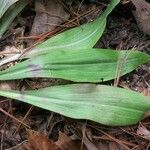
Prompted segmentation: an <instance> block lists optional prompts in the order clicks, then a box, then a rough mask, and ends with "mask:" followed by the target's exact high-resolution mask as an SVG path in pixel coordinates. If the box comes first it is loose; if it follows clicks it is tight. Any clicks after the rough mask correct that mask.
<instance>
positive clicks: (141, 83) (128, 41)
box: [0, 0, 150, 150]
mask: <svg viewBox="0 0 150 150" xmlns="http://www.w3.org/2000/svg"><path fill="white" fill-rule="evenodd" d="M106 2H107V1H103V0H99V1H85V2H81V1H75V2H73V3H72V2H71V1H69V0H68V1H65V2H64V3H61V6H56V8H54V6H55V4H54V5H53V9H50V8H51V7H52V6H50V7H48V6H46V8H44V9H43V6H41V5H39V3H40V2H39V0H38V1H37V2H35V5H34V4H33V3H32V2H31V3H30V5H28V6H27V7H26V8H25V9H24V10H23V11H22V12H21V14H20V15H19V16H18V17H17V18H16V19H15V21H14V22H13V23H12V25H11V26H10V28H9V31H8V32H7V33H6V34H5V35H4V36H3V37H2V38H1V39H0V50H1V51H7V49H8V47H9V50H10V47H11V50H12V51H13V50H14V49H15V48H16V47H17V48H18V47H19V48H20V47H21V48H22V47H28V46H31V45H33V43H34V42H36V40H37V39H38V40H39V39H42V37H44V38H43V39H44V40H45V39H47V38H49V37H50V36H53V35H55V34H58V33H60V32H61V31H62V30H67V29H68V28H70V27H72V26H78V25H80V24H83V23H86V22H89V21H91V20H94V19H95V18H97V16H99V15H100V14H101V13H102V11H103V10H104V9H105V7H106V6H107V4H108V3H106ZM62 6H63V7H62ZM43 10H44V11H47V12H44V14H42V15H41V13H39V12H42V11H43ZM50 14H52V15H50ZM56 16H61V17H60V18H59V17H56ZM63 17H65V19H66V20H69V19H70V18H71V19H72V20H74V21H73V23H70V24H69V23H67V25H66V24H65V23H66V22H67V21H66V20H65V19H64V20H63V19H62V18H63ZM56 18H57V19H56ZM41 19H42V20H41ZM45 21H47V22H45ZM43 22H44V23H45V25H43ZM56 24H59V25H57V27H56V26H55V25H56ZM43 33H49V34H48V35H47V36H45V34H43ZM22 37H26V38H22ZM43 39H42V40H43ZM42 40H41V41H42ZM41 41H38V42H41ZM95 47H101V48H113V49H122V50H128V49H138V50H139V51H142V52H145V53H148V54H150V38H149V35H146V34H144V33H143V32H142V31H141V30H140V29H139V27H138V25H137V22H136V20H135V18H134V16H133V14H132V11H131V7H130V6H129V5H124V4H119V5H118V6H117V7H116V8H115V10H114V11H113V12H112V13H111V15H110V16H109V17H108V19H107V27H106V29H105V32H104V34H103V36H102V38H101V39H100V40H99V41H98V43H97V44H96V45H95ZM68 83H70V82H69V81H65V80H58V79H37V78H36V79H24V80H16V81H8V82H5V85H4V84H3V83H1V84H0V86H5V87H6V88H7V86H8V84H9V85H10V84H11V87H13V89H16V88H17V89H18V88H19V89H22V88H32V89H37V88H41V87H47V86H52V85H60V84H68ZM104 84H108V85H113V84H114V81H109V82H106V83H104ZM118 86H120V87H124V88H127V89H131V90H134V91H137V92H140V93H142V94H144V95H150V64H145V65H142V66H140V67H139V68H137V69H136V70H135V71H133V72H131V73H129V74H127V75H125V76H123V77H121V78H120V80H119V83H118ZM0 108H1V109H2V110H4V112H3V113H0V137H1V138H0V139H1V142H0V143H1V145H0V147H1V150H3V149H7V150H34V149H35V150H57V149H61V150H79V149H85V150H86V149H87V150H96V149H98V150H129V149H132V150H148V149H150V117H145V119H144V120H142V121H141V122H140V123H138V124H137V125H134V126H128V127H108V126H104V125H100V124H97V123H94V122H91V121H86V120H75V119H71V118H67V117H64V116H61V115H59V114H56V113H53V112H50V111H46V110H43V109H40V108H37V107H34V106H31V105H28V104H25V103H21V102H16V101H11V100H9V99H4V98H1V101H0ZM31 129H32V130H31ZM58 147H60V148H58Z"/></svg>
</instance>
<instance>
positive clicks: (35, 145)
mask: <svg viewBox="0 0 150 150" xmlns="http://www.w3.org/2000/svg"><path fill="white" fill-rule="evenodd" d="M27 135H28V136H27V138H28V143H27V144H28V146H26V147H28V148H29V150H61V149H60V148H59V147H58V146H57V145H56V144H55V142H53V141H52V140H50V139H48V137H47V136H45V135H43V134H40V133H38V132H36V131H33V130H27Z"/></svg>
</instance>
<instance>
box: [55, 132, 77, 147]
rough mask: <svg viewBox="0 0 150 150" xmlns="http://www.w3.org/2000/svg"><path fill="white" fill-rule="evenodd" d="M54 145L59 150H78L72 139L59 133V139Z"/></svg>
mask: <svg viewBox="0 0 150 150" xmlns="http://www.w3.org/2000/svg"><path fill="white" fill-rule="evenodd" d="M56 145H57V146H58V147H60V148H61V150H79V149H80V147H79V145H77V144H75V143H74V142H73V141H72V139H71V138H70V137H69V136H67V135H66V134H64V133H62V132H59V139H58V141H57V142H56Z"/></svg>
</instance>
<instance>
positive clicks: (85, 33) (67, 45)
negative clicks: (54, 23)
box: [26, 0, 120, 57]
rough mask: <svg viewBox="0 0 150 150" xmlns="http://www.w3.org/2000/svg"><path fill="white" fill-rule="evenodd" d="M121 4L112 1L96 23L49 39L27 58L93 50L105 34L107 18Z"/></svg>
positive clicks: (33, 50) (116, 0)
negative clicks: (44, 54) (78, 50)
mask: <svg viewBox="0 0 150 150" xmlns="http://www.w3.org/2000/svg"><path fill="white" fill-rule="evenodd" d="M119 2H120V0H112V1H111V3H110V4H109V5H108V7H107V9H106V10H105V11H104V13H103V14H102V15H100V17H99V18H98V19H96V20H95V21H93V22H91V23H86V24H84V25H81V26H80V27H76V28H73V29H70V30H68V31H66V32H63V33H61V34H58V35H56V36H54V37H52V38H50V39H48V40H47V41H45V42H43V43H42V44H40V45H39V46H37V47H36V48H34V49H32V50H31V51H30V52H29V53H28V54H27V56H26V57H32V56H34V55H39V54H41V53H42V54H43V53H47V52H49V50H58V49H61V50H64V49H65V50H76V49H79V48H80V49H85V48H92V47H93V46H94V45H95V44H96V42H97V41H98V39H99V38H100V37H101V36H102V34H103V32H104V29H105V26H106V18H107V16H108V15H109V14H110V13H111V11H112V10H113V9H114V8H115V6H116V5H117V4H118V3H119Z"/></svg>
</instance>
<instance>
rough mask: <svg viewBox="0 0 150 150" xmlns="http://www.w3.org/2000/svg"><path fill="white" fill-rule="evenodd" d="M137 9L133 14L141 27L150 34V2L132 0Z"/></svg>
mask: <svg viewBox="0 0 150 150" xmlns="http://www.w3.org/2000/svg"><path fill="white" fill-rule="evenodd" d="M131 1H132V3H133V4H134V6H135V8H136V10H134V11H133V15H134V16H135V19H136V21H137V24H138V26H139V28H140V29H141V30H142V31H143V32H144V33H146V34H149V35H150V2H148V1H146V0H131Z"/></svg>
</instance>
